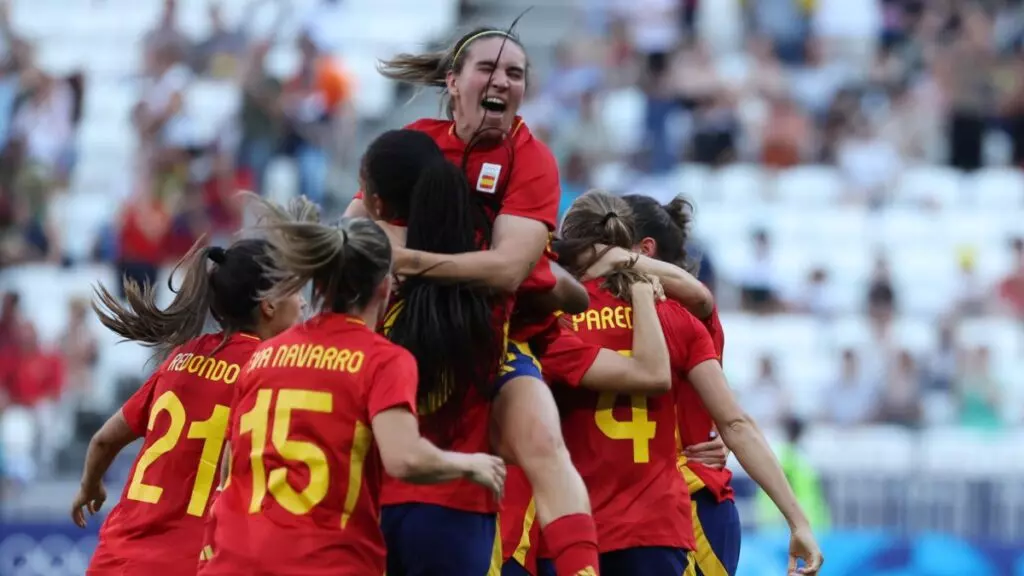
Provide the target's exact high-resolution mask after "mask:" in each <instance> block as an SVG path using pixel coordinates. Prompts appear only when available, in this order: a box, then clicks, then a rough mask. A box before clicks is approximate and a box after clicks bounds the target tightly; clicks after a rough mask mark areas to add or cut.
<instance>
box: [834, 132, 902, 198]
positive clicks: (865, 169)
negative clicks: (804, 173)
mask: <svg viewBox="0 0 1024 576" xmlns="http://www.w3.org/2000/svg"><path fill="white" fill-rule="evenodd" d="M851 128H852V129H851V130H850V131H849V132H848V133H847V134H846V135H844V136H842V137H840V138H839V140H838V142H837V143H836V165H837V166H838V168H839V170H840V171H841V172H842V175H843V178H844V179H845V180H846V184H847V197H848V198H849V199H850V200H852V201H854V202H856V203H858V204H867V205H869V206H872V207H876V208H877V207H878V206H881V205H882V204H884V203H885V202H886V201H887V199H888V195H889V191H890V190H891V189H892V186H893V184H894V183H895V182H896V180H897V178H898V177H899V175H900V169H901V168H902V162H901V160H900V157H899V151H898V150H897V149H896V147H895V146H894V145H893V144H892V143H891V142H889V141H887V140H885V139H884V138H882V137H880V136H879V134H878V131H877V130H876V129H875V127H874V126H873V125H872V124H871V122H869V121H868V119H867V118H865V117H864V116H863V115H858V116H857V117H855V118H854V120H853V122H852V126H851Z"/></svg>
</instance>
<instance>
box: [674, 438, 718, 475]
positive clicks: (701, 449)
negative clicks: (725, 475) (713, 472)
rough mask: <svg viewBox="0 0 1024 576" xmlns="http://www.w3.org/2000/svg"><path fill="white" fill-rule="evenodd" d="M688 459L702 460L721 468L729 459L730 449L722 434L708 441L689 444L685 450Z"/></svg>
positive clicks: (707, 464) (708, 464)
mask: <svg viewBox="0 0 1024 576" xmlns="http://www.w3.org/2000/svg"><path fill="white" fill-rule="evenodd" d="M683 455H684V456H686V459H687V460H693V461H696V462H700V463H701V464H703V465H705V466H710V467H712V468H717V469H719V470H721V469H722V468H725V463H726V462H727V461H728V460H729V449H728V448H727V447H726V446H725V442H723V441H722V438H721V437H720V436H716V437H715V438H712V439H711V440H708V441H707V442H701V443H700V444H693V445H692V446H687V447H686V449H685V450H683Z"/></svg>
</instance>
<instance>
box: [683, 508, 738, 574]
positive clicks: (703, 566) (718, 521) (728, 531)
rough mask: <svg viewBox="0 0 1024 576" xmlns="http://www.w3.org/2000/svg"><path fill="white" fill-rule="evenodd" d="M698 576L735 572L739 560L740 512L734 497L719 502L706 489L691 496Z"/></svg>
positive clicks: (694, 571) (693, 572) (696, 572)
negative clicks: (733, 499)
mask: <svg viewBox="0 0 1024 576" xmlns="http://www.w3.org/2000/svg"><path fill="white" fill-rule="evenodd" d="M691 499H692V501H693V504H692V506H693V535H694V537H695V538H696V540H697V549H696V550H694V552H693V559H694V563H695V569H694V570H693V571H691V572H688V574H693V575H696V576H735V575H736V566H737V565H738V564H739V562H740V515H739V513H738V512H737V511H736V503H735V502H733V501H732V500H726V501H724V502H719V501H718V500H717V499H716V498H715V496H714V495H713V494H711V492H710V491H708V490H707V489H701V490H698V491H697V492H696V493H695V494H693V495H692V496H691Z"/></svg>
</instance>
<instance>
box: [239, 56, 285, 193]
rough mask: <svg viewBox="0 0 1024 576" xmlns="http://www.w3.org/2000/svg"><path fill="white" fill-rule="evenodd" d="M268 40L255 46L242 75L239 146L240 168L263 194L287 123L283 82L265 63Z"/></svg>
mask: <svg viewBox="0 0 1024 576" xmlns="http://www.w3.org/2000/svg"><path fill="white" fill-rule="evenodd" d="M270 47H271V43H270V42H269V41H260V42H256V43H254V44H253V45H252V46H251V47H250V49H249V59H248V62H247V63H246V67H245V69H244V70H243V72H242V75H241V83H242V109H241V112H240V113H239V120H240V123H241V126H240V127H241V130H242V135H241V141H240V142H239V144H238V153H237V161H238V168H239V169H240V170H241V171H242V172H245V173H247V175H246V176H247V177H248V178H249V179H250V180H251V181H252V182H253V184H254V186H253V190H254V191H255V192H257V193H259V194H263V193H264V191H265V189H264V188H265V186H266V182H265V180H266V174H267V167H268V166H269V165H270V162H271V160H273V158H274V155H275V154H276V153H277V151H278V149H279V148H280V146H281V138H282V132H283V130H284V122H283V120H284V119H283V116H282V110H281V103H280V98H281V82H280V81H279V80H278V79H276V78H274V77H273V76H271V75H270V74H267V72H266V69H265V67H264V66H265V61H266V57H267V52H269V51H270Z"/></svg>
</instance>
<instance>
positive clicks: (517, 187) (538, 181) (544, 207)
mask: <svg viewBox="0 0 1024 576" xmlns="http://www.w3.org/2000/svg"><path fill="white" fill-rule="evenodd" d="M517 153H518V154H519V158H518V159H517V160H516V167H515V171H513V177H512V178H513V179H512V182H510V185H509V187H508V191H507V192H505V197H504V198H502V204H501V211H500V212H499V215H501V214H507V215H509V216H520V217H522V218H529V219H531V220H537V221H540V222H543V223H544V224H545V225H546V226H547V227H548V230H554V229H555V224H556V222H557V220H558V201H559V199H560V198H561V191H560V188H559V183H558V163H557V162H555V157H554V156H553V155H552V154H551V151H550V150H548V147H547V146H545V145H544V144H543V143H542V142H541V141H540V140H537V139H536V138H530V140H528V141H527V142H526V143H524V144H523V145H522V150H518V151H517Z"/></svg>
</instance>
